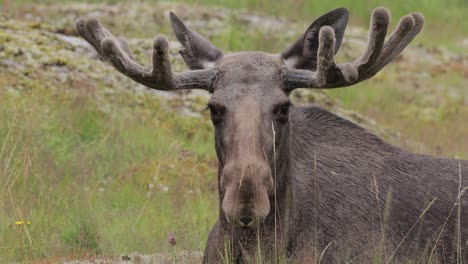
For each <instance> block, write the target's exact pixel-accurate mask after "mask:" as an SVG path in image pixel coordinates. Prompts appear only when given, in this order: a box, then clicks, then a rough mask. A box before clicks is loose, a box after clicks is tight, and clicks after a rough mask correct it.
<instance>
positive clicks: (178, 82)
mask: <svg viewBox="0 0 468 264" xmlns="http://www.w3.org/2000/svg"><path fill="white" fill-rule="evenodd" d="M75 26H76V31H77V32H78V34H79V35H80V36H81V37H83V38H84V39H85V40H86V41H87V42H89V43H90V44H91V45H92V46H93V47H94V48H95V49H96V51H97V52H98V53H99V54H100V55H101V56H102V57H103V58H104V59H106V60H108V61H109V62H110V63H111V64H112V65H113V66H114V67H115V68H116V69H117V70H118V71H119V72H121V73H123V74H124V75H126V76H128V77H130V78H132V79H133V80H135V81H136V82H139V83H141V84H143V85H145V86H148V87H150V88H153V89H157V90H179V89H205V90H209V89H210V87H211V83H212V79H213V78H214V77H215V76H216V71H215V70H214V69H203V70H192V71H187V72H183V73H174V72H173V71H172V66H171V61H170V58H169V54H168V47H169V44H168V42H167V39H166V38H165V37H164V36H162V35H158V36H156V37H155V39H154V42H153V68H152V69H151V70H150V69H148V68H146V67H144V66H142V65H140V64H139V63H137V62H136V61H135V60H134V57H133V55H132V52H131V50H130V46H129V45H128V42H127V41H126V40H125V39H123V38H115V37H114V36H113V35H112V34H111V33H110V32H109V31H108V30H107V29H105V28H103V27H102V25H101V23H100V22H99V20H97V19H96V18H88V19H84V18H80V19H79V20H78V21H77V22H76V25H75Z"/></svg>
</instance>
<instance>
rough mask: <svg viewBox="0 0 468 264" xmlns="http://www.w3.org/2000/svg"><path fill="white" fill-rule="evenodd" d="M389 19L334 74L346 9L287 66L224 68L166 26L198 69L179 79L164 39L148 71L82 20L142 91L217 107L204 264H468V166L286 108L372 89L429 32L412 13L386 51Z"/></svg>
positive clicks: (382, 12) (231, 64) (242, 58)
mask: <svg viewBox="0 0 468 264" xmlns="http://www.w3.org/2000/svg"><path fill="white" fill-rule="evenodd" d="M389 19H390V15H389V13H388V11H387V10H386V9H384V8H377V9H376V10H374V12H373V14H372V20H371V25H370V32H369V41H368V45H367V47H366V50H365V51H364V53H363V54H362V55H361V56H360V57H359V58H358V59H356V60H355V61H354V62H352V63H344V64H336V63H335V61H334V55H335V54H336V52H337V51H338V49H339V48H340V44H341V41H342V38H343V35H344V31H345V28H346V25H347V23H348V12H347V11H346V9H344V8H339V9H336V10H333V11H331V12H329V13H327V14H325V15H323V16H321V17H320V18H318V19H317V20H316V21H315V22H314V23H312V25H311V26H310V27H309V28H308V29H307V30H306V32H305V33H304V34H303V35H302V36H301V37H300V38H299V39H298V40H297V41H296V42H295V43H293V44H292V45H291V46H290V47H289V48H287V49H286V50H285V51H284V52H283V53H281V54H267V53H263V52H239V53H234V54H230V55H224V54H223V53H222V52H221V51H220V50H219V49H217V48H216V47H215V46H213V45H212V44H211V43H210V42H209V41H208V40H206V39H205V38H203V37H202V36H201V35H199V34H198V33H196V32H195V31H193V30H192V29H190V28H189V27H187V26H185V25H184V24H183V23H182V22H181V21H180V19H179V18H177V17H176V16H175V15H174V14H172V13H171V14H170V20H171V24H172V27H173V29H174V32H175V35H176V37H177V39H178V40H179V42H180V43H181V44H182V46H183V47H184V49H183V50H182V51H181V55H182V57H183V59H184V61H185V63H186V64H187V66H188V67H189V69H190V70H189V71H187V72H183V73H174V72H173V71H172V67H171V63H170V59H169V56H168V43H167V40H166V38H164V37H163V36H157V37H156V38H155V40H154V48H153V51H154V52H153V67H152V69H148V68H146V67H144V66H142V65H140V64H138V63H137V62H135V60H134V58H133V56H132V54H131V51H130V47H129V45H128V43H127V42H126V41H125V40H123V39H121V38H118V39H117V38H115V37H114V36H112V34H111V33H110V32H109V31H107V30H106V29H105V28H103V27H102V26H101V24H100V23H99V21H98V20H96V19H93V18H88V19H80V20H78V21H77V23H76V29H77V32H78V33H79V34H80V35H81V36H82V37H83V38H85V39H86V40H87V41H88V42H89V43H90V44H91V45H92V46H94V48H95V49H96V50H97V51H98V52H99V53H100V54H101V56H102V57H103V58H105V59H106V60H108V61H109V62H110V63H111V64H112V65H113V66H114V67H115V68H116V69H117V70H118V71H120V72H121V73H123V74H125V75H127V76H128V77H130V78H132V79H133V80H135V81H137V82H139V83H142V84H144V85H146V86H148V87H150V88H153V89H159V90H167V91H169V90H177V89H205V90H207V91H209V92H210V93H211V94H212V95H211V98H210V100H209V102H208V107H209V109H210V112H211V119H212V121H213V126H214V128H215V148H216V154H217V156H218V160H219V165H218V186H219V219H218V222H217V223H216V225H215V226H214V228H213V229H212V231H211V233H210V235H209V238H208V243H207V246H206V250H205V256H204V263H222V262H226V263H231V262H234V263H251V262H256V261H257V262H266V263H276V262H281V261H282V260H285V261H287V262H297V263H310V262H313V261H315V262H320V261H323V262H324V263H336V262H348V261H355V262H359V263H363V262H364V263H367V262H370V261H371V260H372V259H375V258H382V259H383V260H385V261H386V262H392V261H399V262H401V261H406V260H419V261H423V262H424V261H426V260H429V261H433V260H437V261H439V262H446V263H451V262H455V261H458V262H459V263H460V262H461V261H463V259H465V260H467V259H468V249H467V247H468V201H467V198H466V196H463V193H464V191H465V189H466V187H465V186H468V177H467V173H466V172H465V171H466V170H467V169H468V161H464V160H455V159H442V158H436V157H430V156H424V155H417V154H413V153H410V152H407V151H404V150H402V149H400V148H398V147H395V146H392V145H390V144H387V143H385V142H384V141H382V140H381V139H379V138H378V137H376V136H374V135H372V134H371V133H369V132H368V131H366V130H365V129H363V128H361V127H359V126H357V125H355V124H353V123H351V122H349V121H347V120H345V119H342V118H340V117H338V116H336V115H334V114H332V113H330V112H327V111H326V110H324V109H321V108H318V107H297V106H294V105H293V104H292V103H291V102H290V100H289V97H288V96H289V94H290V92H291V91H292V90H294V89H296V88H318V89H321V88H338V87H345V86H350V85H352V84H355V83H357V82H360V81H364V80H366V79H368V78H370V77H372V76H374V75H375V74H376V73H377V72H378V71H380V70H381V69H382V68H383V67H385V65H387V64H388V63H389V62H390V61H392V59H393V58H395V57H396V56H397V55H398V54H399V53H400V52H401V51H402V50H403V49H404V48H405V47H406V46H407V45H408V44H409V43H410V42H411V40H412V39H413V38H414V37H415V36H416V35H417V34H418V33H419V31H420V30H421V28H422V25H423V17H422V15H420V14H418V13H412V14H409V15H407V16H405V17H403V18H402V19H401V20H400V22H399V24H398V26H397V27H396V29H395V30H394V32H393V33H392V34H391V35H390V37H389V38H388V39H387V40H385V37H386V34H387V27H388V24H389ZM464 188H465V189H464Z"/></svg>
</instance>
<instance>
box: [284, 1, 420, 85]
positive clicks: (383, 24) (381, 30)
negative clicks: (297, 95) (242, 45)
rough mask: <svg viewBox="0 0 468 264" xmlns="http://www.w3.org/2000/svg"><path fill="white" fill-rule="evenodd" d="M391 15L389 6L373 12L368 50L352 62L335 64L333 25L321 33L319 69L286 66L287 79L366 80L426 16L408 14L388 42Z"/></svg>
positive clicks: (414, 32) (304, 82) (292, 82)
mask: <svg viewBox="0 0 468 264" xmlns="http://www.w3.org/2000/svg"><path fill="white" fill-rule="evenodd" d="M389 21H390V14H389V12H388V11H387V9H385V8H382V7H381V8H376V9H375V10H374V11H373V12H372V20H371V23H370V32H369V40H368V43H367V48H366V51H365V52H364V53H363V54H362V55H361V57H359V58H358V59H356V60H355V61H354V62H352V63H344V64H338V65H337V64H335V60H334V57H333V56H334V54H335V53H334V48H335V33H334V31H333V29H332V28H331V27H329V26H324V27H322V28H321V29H320V32H319V47H318V51H317V52H318V56H317V68H316V70H315V71H310V70H299V69H290V68H287V67H284V68H283V69H282V78H283V81H284V83H285V85H286V87H287V89H289V90H290V91H291V90H293V89H294V88H301V87H303V88H337V87H346V86H349V85H352V84H355V83H358V82H361V81H364V80H366V79H368V78H370V77H372V76H374V75H375V74H376V73H377V72H379V71H380V70H381V69H382V68H383V67H385V65H387V64H388V63H389V62H390V61H392V60H393V59H394V58H395V57H396V56H397V55H398V54H399V53H400V52H401V51H402V50H403V49H404V48H405V47H406V46H407V45H408V44H409V43H410V42H411V40H413V38H414V37H415V36H416V35H417V34H418V33H419V31H420V30H421V28H422V26H423V24H424V18H423V16H422V15H421V14H420V13H412V14H409V15H406V16H404V17H403V18H402V19H401V20H400V22H399V23H398V26H397V27H396V29H395V31H394V32H393V33H392V35H391V36H390V38H389V39H388V40H387V41H385V36H386V34H387V28H388V24H389Z"/></svg>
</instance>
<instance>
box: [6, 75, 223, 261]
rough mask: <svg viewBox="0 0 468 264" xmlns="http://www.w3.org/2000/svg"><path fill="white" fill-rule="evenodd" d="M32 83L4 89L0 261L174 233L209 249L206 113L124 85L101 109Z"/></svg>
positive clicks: (160, 247)
mask: <svg viewBox="0 0 468 264" xmlns="http://www.w3.org/2000/svg"><path fill="white" fill-rule="evenodd" d="M1 77H2V78H8V77H6V76H1ZM30 88H31V90H30V91H29V92H26V91H25V92H20V93H19V94H18V95H12V94H10V93H9V92H8V91H5V90H1V91H0V100H1V102H2V103H1V104H0V120H2V122H1V123H0V174H1V175H2V177H0V201H1V202H0V208H1V210H0V223H1V224H0V245H2V246H0V262H1V260H2V259H4V260H6V261H27V260H32V259H38V258H53V257H56V256H70V257H72V256H75V257H79V256H89V255H96V254H100V255H108V256H109V255H110V256H115V255H120V254H122V253H126V252H127V250H131V251H132V252H133V251H134V250H135V249H138V251H140V252H161V251H162V252H165V251H168V250H169V246H168V243H167V241H166V239H167V235H168V233H169V232H174V233H175V235H176V238H177V239H178V242H179V245H178V247H180V248H191V249H196V250H202V249H203V248H204V243H205V240H206V236H207V232H208V230H209V228H210V227H211V226H212V224H213V222H214V221H215V219H216V214H217V210H216V204H217V203H216V192H215V191H214V190H215V188H216V180H215V170H216V168H215V166H209V165H208V164H211V163H214V153H213V151H212V145H213V144H212V139H211V138H212V132H211V125H210V124H209V122H208V121H206V120H201V119H199V118H189V117H181V116H179V115H177V114H176V113H174V112H171V111H167V110H165V109H164V107H161V105H160V103H159V101H158V100H157V99H155V98H152V99H151V98H141V100H143V102H142V105H141V106H139V105H136V106H131V107H130V106H127V105H131V103H132V102H135V101H138V100H140V99H139V98H137V97H136V96H135V95H132V94H122V95H121V98H120V99H121V100H122V101H121V102H120V103H117V104H115V105H111V106H110V110H109V111H106V112H104V111H102V110H101V109H100V105H98V104H96V102H95V101H94V100H93V98H92V97H89V98H88V97H83V96H80V95H76V94H75V95H73V94H56V93H53V92H52V91H48V90H47V89H43V88H38V87H30ZM32 89H34V90H32ZM195 130H197V131H196V133H195ZM194 133H195V134H196V135H195V136H190V134H194ZM182 152H184V153H186V154H185V156H184V157H183V156H182V155H181V153H182ZM168 216H170V217H168ZM16 221H30V222H31V225H30V226H29V227H27V228H25V226H17V225H16V224H15V222H16Z"/></svg>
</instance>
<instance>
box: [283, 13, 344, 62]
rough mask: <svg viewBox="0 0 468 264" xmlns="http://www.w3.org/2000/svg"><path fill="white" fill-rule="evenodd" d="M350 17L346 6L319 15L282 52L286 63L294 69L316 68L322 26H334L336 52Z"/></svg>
mask: <svg viewBox="0 0 468 264" xmlns="http://www.w3.org/2000/svg"><path fill="white" fill-rule="evenodd" d="M348 17H349V14H348V10H347V9H346V8H338V9H335V10H333V11H330V12H328V13H326V14H325V15H323V16H321V17H319V18H318V19H317V20H315V21H314V23H312V25H310V26H309V28H308V29H307V30H306V32H305V33H304V34H303V35H302V36H301V37H300V38H299V39H298V40H297V41H296V42H295V43H293V44H292V45H290V46H289V47H288V48H287V49H286V50H285V51H284V52H283V53H281V57H282V58H283V60H284V62H285V64H286V65H287V66H288V67H289V68H293V69H307V70H315V68H316V65H317V50H318V46H319V32H320V28H321V27H323V26H330V27H332V28H333V31H334V32H335V54H336V53H337V52H338V49H339V48H340V46H341V41H342V40H343V35H344V31H345V29H346V25H347V24H348Z"/></svg>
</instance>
